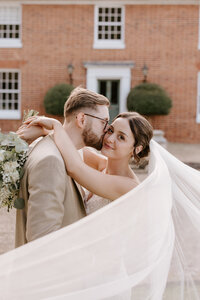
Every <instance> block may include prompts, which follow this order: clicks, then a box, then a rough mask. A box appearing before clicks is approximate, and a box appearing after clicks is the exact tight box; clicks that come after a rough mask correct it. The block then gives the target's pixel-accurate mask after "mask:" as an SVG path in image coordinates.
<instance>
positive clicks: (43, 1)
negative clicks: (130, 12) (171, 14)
mask: <svg viewBox="0 0 200 300" xmlns="http://www.w3.org/2000/svg"><path fill="white" fill-rule="evenodd" d="M16 2H17V3H20V4H31V5H32V4H37V5H38V4H39V5H50V4H52V5H55V4H57V5H73V4H74V5H99V4H101V5H102V4H106V5H108V4H111V5H114V4H115V5H132V4H133V5H134V4H136V5H199V0H107V1H105V0H104V1H102V0H6V3H7V4H8V3H16Z"/></svg>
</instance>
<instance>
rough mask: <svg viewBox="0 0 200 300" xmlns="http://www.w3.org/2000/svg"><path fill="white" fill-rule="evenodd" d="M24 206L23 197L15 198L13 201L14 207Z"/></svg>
mask: <svg viewBox="0 0 200 300" xmlns="http://www.w3.org/2000/svg"><path fill="white" fill-rule="evenodd" d="M24 206H25V202H24V199H23V198H17V199H16V200H15V201H14V207H15V208H17V209H23V208H24Z"/></svg>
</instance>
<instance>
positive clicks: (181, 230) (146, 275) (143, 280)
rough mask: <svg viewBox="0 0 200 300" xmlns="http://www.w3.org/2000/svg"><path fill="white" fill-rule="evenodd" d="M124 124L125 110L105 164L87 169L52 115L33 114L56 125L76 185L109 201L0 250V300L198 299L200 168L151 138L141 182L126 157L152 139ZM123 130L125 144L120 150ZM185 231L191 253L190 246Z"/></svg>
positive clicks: (41, 122)
mask: <svg viewBox="0 0 200 300" xmlns="http://www.w3.org/2000/svg"><path fill="white" fill-rule="evenodd" d="M29 121H30V120H29ZM119 122H120V124H119ZM129 124H130V122H128V120H127V117H125V118H123V115H122V116H120V117H119V118H117V119H116V120H115V121H114V122H113V124H112V126H111V127H110V128H109V131H108V133H107V134H106V136H105V140H104V150H103V153H104V154H107V156H108V160H107V161H106V160H105V159H104V162H103V160H101V163H100V164H97V163H96V160H94V165H95V166H96V170H94V169H92V168H90V167H88V166H87V165H85V164H84V162H83V161H82V160H81V159H80V157H79V155H78V153H77V152H76V151H75V150H74V149H73V145H71V141H70V140H69V139H68V137H67V135H66V134H65V133H64V132H63V133H58V131H60V129H59V130H57V129H58V128H59V127H60V124H59V123H58V122H57V121H54V120H51V119H46V118H33V119H31V122H30V124H29V125H28V126H31V125H42V126H45V127H47V128H48V129H49V130H52V129H53V130H54V137H55V142H56V144H57V146H58V148H59V150H60V151H61V153H62V155H63V158H64V160H65V163H66V167H67V169H68V168H69V172H70V174H72V176H74V178H75V179H76V180H77V181H78V180H79V181H80V183H81V184H82V185H83V186H85V187H86V188H87V189H88V190H91V192H92V193H93V194H95V193H96V194H97V195H99V196H100V197H101V199H102V198H103V199H108V200H111V201H112V200H115V201H112V203H110V204H109V205H106V206H105V207H103V208H102V209H99V210H97V211H95V212H94V213H93V214H90V215H89V216H87V217H86V218H84V219H82V220H80V221H79V222H77V223H74V224H72V225H70V226H67V227H65V228H63V229H61V230H59V231H57V232H54V233H51V234H49V235H47V236H45V237H43V238H41V239H38V240H36V241H33V242H31V243H29V244H27V245H25V246H23V247H20V248H18V249H16V250H14V251H11V252H9V253H6V254H3V255H1V256H0V295H1V296H2V297H3V298H2V299H30V300H31V299H70V300H71V299H86V300H87V299H135V300H142V299H152V300H160V299H170V300H172V299H173V300H175V299H180V300H182V299H184V300H185V299H200V285H199V275H200V268H199V266H200V261H199V251H200V202H199V199H200V191H199V183H200V176H199V172H198V171H195V170H193V169H191V168H190V167H188V166H186V165H184V164H183V163H181V162H180V161H178V160H177V159H176V158H174V157H173V156H172V155H170V154H169V153H168V152H167V151H166V150H164V149H163V148H162V147H161V146H159V145H158V144H157V143H155V142H154V141H151V142H150V166H149V176H148V177H147V178H146V179H145V180H144V181H143V182H142V183H141V184H138V180H137V178H136V177H135V175H134V173H132V172H131V170H130V169H129V168H128V167H127V161H128V158H130V156H131V155H132V154H133V155H134V156H135V157H136V158H137V156H143V155H146V154H147V153H148V143H149V140H150V137H151V135H150V134H148V135H146V136H148V137H149V140H145V139H144V140H143V141H144V142H145V144H142V143H141V140H142V139H140V140H139V141H138V140H137V139H136V136H137V134H138V136H140V127H141V126H137V127H136V128H137V130H138V131H137V130H135V127H133V130H132V127H131V126H130V125H129ZM118 126H119V127H118ZM121 126H122V127H121ZM123 126H124V127H123ZM121 131H122V132H123V137H122V134H121ZM119 132H120V134H119ZM132 132H133V133H134V134H132ZM130 133H131V134H132V139H128V141H127V140H126V139H125V148H123V147H122V146H119V147H118V145H124V144H123V143H124V142H123V138H126V135H128V137H129V138H130ZM124 134H125V135H124ZM121 138H122V141H121ZM113 141H114V143H113V144H112V143H111V142H113ZM129 141H130V143H129ZM137 142H139V144H137ZM121 143H122V144H121ZM134 143H135V147H134V148H133V147H132V146H133V144H134ZM140 146H142V147H140ZM68 147H69V148H68ZM121 147H122V148H121ZM138 147H139V148H138ZM142 151H143V152H142ZM144 152H145V153H144ZM66 153H67V154H66ZM68 155H69V156H68ZM69 157H70V158H69ZM86 157H87V154H86V153H85V158H86ZM119 157H120V158H121V159H122V162H123V164H122V168H119V166H118V163H117V162H118V158H119ZM74 161H75V162H74ZM77 161H78V163H77V164H76V162H77ZM109 161H110V162H109ZM71 162H73V164H71ZM104 169H105V171H103V172H99V171H102V170H104ZM77 170H78V171H77ZM98 170H99V171H98ZM121 170H123V172H124V173H121ZM104 172H105V174H104ZM113 173H114V174H113ZM83 174H85V175H84V176H83ZM105 178H106V180H105ZM119 178H120V179H119ZM115 180H116V184H115V183H114V182H115ZM91 182H92V184H91ZM93 197H94V196H92V197H89V200H88V201H87V203H89V202H90V200H91V199H92V198H93ZM98 201H99V200H98ZM104 204H105V203H103V204H102V206H103V205H104ZM94 206H95V209H96V208H98V207H97V206H96V204H95V205H94ZM89 209H90V208H89ZM92 209H93V208H91V211H93V210H92ZM95 209H94V210H95ZM191 235H192V236H193V238H194V239H195V240H196V245H195V246H196V249H191V245H190V243H189V238H190V236H191Z"/></svg>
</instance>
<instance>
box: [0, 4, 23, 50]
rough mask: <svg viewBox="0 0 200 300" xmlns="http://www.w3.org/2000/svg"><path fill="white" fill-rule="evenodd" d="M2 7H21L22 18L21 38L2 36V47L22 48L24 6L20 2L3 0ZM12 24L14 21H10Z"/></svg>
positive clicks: (0, 45) (0, 42)
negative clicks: (5, 0)
mask: <svg viewBox="0 0 200 300" xmlns="http://www.w3.org/2000/svg"><path fill="white" fill-rule="evenodd" d="M1 7H8V8H11V7H16V8H18V9H19V15H20V20H19V24H18V25H19V26H20V29H19V38H16V39H13V38H10V39H8V38H0V48H21V47H22V6H21V5H20V4H14V3H6V2H2V3H0V8H1ZM10 25H12V22H11V23H10Z"/></svg>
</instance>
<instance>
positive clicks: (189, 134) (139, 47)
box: [0, 5, 200, 143]
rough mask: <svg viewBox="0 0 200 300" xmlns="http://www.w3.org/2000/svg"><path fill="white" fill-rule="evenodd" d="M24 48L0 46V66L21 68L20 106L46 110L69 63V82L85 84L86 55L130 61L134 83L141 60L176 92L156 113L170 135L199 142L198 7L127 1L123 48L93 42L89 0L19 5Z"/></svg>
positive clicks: (5, 123) (5, 126)
mask: <svg viewBox="0 0 200 300" xmlns="http://www.w3.org/2000/svg"><path fill="white" fill-rule="evenodd" d="M22 11H23V20H22V22H23V30H22V38H23V47H22V48H21V49H0V68H19V69H20V70H21V74H22V76H21V77H22V81H21V101H22V111H23V110H24V109H28V108H34V109H36V110H39V111H40V113H41V114H44V109H43V98H44V95H45V93H46V91H47V90H48V89H49V88H50V87H52V86H53V85H55V84H56V83H60V82H68V81H69V78H68V73H67V65H68V64H69V63H72V64H73V65H74V67H75V69H74V72H73V78H74V85H75V86H76V85H79V84H82V85H83V86H85V85H86V69H85V68H84V67H83V62H85V61H101V60H102V61H105V60H106V61H109V60H111V61H123V60H131V61H134V62H135V67H134V68H133V69H132V86H135V85H136V84H138V83H140V82H141V81H142V78H143V75H142V71H141V69H142V66H143V64H144V62H145V63H146V64H147V66H148V68H149V73H148V81H150V82H155V83H158V84H160V85H162V86H163V87H164V88H165V89H166V90H167V92H168V93H169V95H170V96H171V98H172V99H173V108H172V110H171V113H170V115H169V116H162V117H161V116H159V117H153V118H151V119H152V123H153V125H154V127H155V128H156V129H158V128H159V129H163V130H164V131H165V133H166V137H167V138H168V140H170V141H176V142H189V143H190V142H191V143H199V142H200V124H196V99H197V72H198V70H199V68H200V55H199V50H198V18H199V8H198V6H180V5H178V6H173V5H172V6H168V5H161V6H159V5H155V6H151V5H149V6H148V5H141V6H139V5H130V6H126V7H125V16H126V18H125V44H126V48H125V49H122V50H97V49H93V36H94V33H93V32H94V7H93V6H92V5H82V6H81V5H63V6H61V5H55V6H54V5H49V6H47V5H23V10H22ZM20 122H21V121H16V120H15V121H14V120H13V121H12V120H0V127H1V128H2V130H6V131H7V130H16V128H17V127H18V126H19V124H20Z"/></svg>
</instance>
